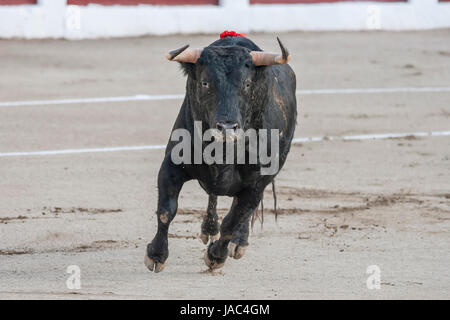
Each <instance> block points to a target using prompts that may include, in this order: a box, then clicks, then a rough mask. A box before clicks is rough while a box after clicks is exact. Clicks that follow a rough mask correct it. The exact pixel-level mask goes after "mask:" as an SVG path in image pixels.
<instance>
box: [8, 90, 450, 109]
mask: <svg viewBox="0 0 450 320" xmlns="http://www.w3.org/2000/svg"><path fill="white" fill-rule="evenodd" d="M439 92H450V87H435V88H433V87H428V88H365V89H364V88H359V89H313V90H297V94H298V95H326V94H378V93H439ZM182 99H184V94H167V95H146V94H139V95H135V96H123V97H100V98H79V99H59V100H35V101H7V102H0V107H22V106H46V105H63V104H80V103H110V102H129V101H164V100H182Z"/></svg>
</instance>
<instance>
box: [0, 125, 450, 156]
mask: <svg viewBox="0 0 450 320" xmlns="http://www.w3.org/2000/svg"><path fill="white" fill-rule="evenodd" d="M438 136H450V131H434V132H413V133H380V134H366V135H353V136H322V137H307V138H295V139H293V140H292V143H294V144H298V143H306V142H316V141H351V140H380V139H394V138H407V137H438ZM165 148H166V146H165V145H149V146H129V147H114V148H93V149H65V150H49V151H31V152H5V153H0V158H7V157H28V156H54V155H67V154H80V153H105V152H119V151H142V150H164V149H165Z"/></svg>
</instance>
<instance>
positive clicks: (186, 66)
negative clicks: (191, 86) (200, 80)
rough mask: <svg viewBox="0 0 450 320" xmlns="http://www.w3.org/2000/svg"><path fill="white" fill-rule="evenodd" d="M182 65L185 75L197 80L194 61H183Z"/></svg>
mask: <svg viewBox="0 0 450 320" xmlns="http://www.w3.org/2000/svg"><path fill="white" fill-rule="evenodd" d="M180 67H181V70H183V73H184V75H186V76H188V77H191V78H192V79H194V80H197V75H196V72H195V64H194V63H188V62H181V63H180Z"/></svg>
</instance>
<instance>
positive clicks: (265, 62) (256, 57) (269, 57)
mask: <svg viewBox="0 0 450 320" xmlns="http://www.w3.org/2000/svg"><path fill="white" fill-rule="evenodd" d="M277 40H278V44H279V45H280V49H281V54H279V53H269V52H264V51H252V52H250V55H251V56H252V60H253V63H254V64H255V66H273V65H276V64H286V63H288V62H289V60H291V55H290V54H289V51H288V50H287V49H286V47H285V46H284V45H283V43H282V42H281V40H280V38H278V37H277Z"/></svg>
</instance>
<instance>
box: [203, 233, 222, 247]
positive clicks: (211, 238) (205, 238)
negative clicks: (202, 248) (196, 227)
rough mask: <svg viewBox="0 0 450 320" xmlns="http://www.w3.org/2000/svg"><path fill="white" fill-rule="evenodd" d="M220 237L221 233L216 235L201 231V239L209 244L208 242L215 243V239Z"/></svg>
mask: <svg viewBox="0 0 450 320" xmlns="http://www.w3.org/2000/svg"><path fill="white" fill-rule="evenodd" d="M219 238H220V233H218V234H215V235H209V234H204V233H203V232H202V233H200V240H202V242H203V244H208V242H211V243H213V242H214V241H216V240H219Z"/></svg>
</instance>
